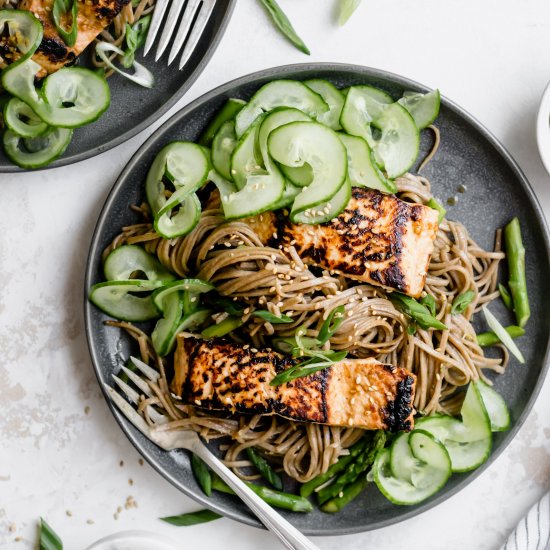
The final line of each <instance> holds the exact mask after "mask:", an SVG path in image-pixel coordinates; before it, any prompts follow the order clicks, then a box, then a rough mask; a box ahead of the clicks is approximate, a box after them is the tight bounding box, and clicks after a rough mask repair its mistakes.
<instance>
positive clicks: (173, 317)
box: [151, 291, 183, 357]
mask: <svg viewBox="0 0 550 550" xmlns="http://www.w3.org/2000/svg"><path fill="white" fill-rule="evenodd" d="M162 310H163V317H162V319H159V320H158V321H157V324H156V325H155V328H154V329H153V332H152V334H151V341H152V342H153V347H154V348H155V351H156V352H157V353H158V354H159V355H160V356H161V357H164V356H165V355H167V354H168V353H170V351H172V350H171V349H170V345H171V343H172V342H174V341H175V333H176V330H177V328H178V326H179V324H180V322H181V317H182V315H183V292H181V291H178V292H172V293H170V294H168V295H166V296H165V297H164V299H163V301H162Z"/></svg>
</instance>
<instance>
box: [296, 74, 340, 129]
mask: <svg viewBox="0 0 550 550" xmlns="http://www.w3.org/2000/svg"><path fill="white" fill-rule="evenodd" d="M304 84H305V85H306V86H307V87H308V88H311V89H312V90H313V91H314V92H315V93H317V94H319V95H320V96H321V97H322V98H323V99H324V100H325V103H326V104H327V105H328V107H329V110H328V112H326V113H323V114H322V115H320V116H319V117H317V120H318V121H319V122H321V123H322V124H324V125H325V126H328V127H329V128H332V129H333V130H341V129H342V126H341V124H340V115H341V114H342V108H343V107H344V101H345V99H346V98H345V96H344V94H343V93H342V92H341V91H340V90H339V89H338V88H336V86H334V84H331V83H330V82H328V81H327V80H321V79H313V80H306V81H304Z"/></svg>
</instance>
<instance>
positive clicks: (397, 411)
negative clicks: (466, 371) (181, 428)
mask: <svg viewBox="0 0 550 550" xmlns="http://www.w3.org/2000/svg"><path fill="white" fill-rule="evenodd" d="M295 364H296V362H295V360H294V359H292V358H290V357H285V356H283V355H281V354H279V353H277V352H275V351H272V350H269V349H262V350H256V349H254V348H250V347H249V346H247V345H241V344H235V343H232V342H227V341H225V340H218V339H212V340H196V339H194V338H185V337H184V335H183V334H179V335H178V337H177V348H176V353H175V356H174V378H173V380H172V383H171V390H172V392H173V393H174V394H175V395H177V396H179V397H181V398H182V399H183V400H184V401H185V402H186V403H189V404H192V405H195V406H197V407H203V408H205V409H210V410H227V411H229V412H232V413H234V412H240V413H253V414H266V415H271V414H276V415H279V416H282V417H284V418H288V419H290V420H296V421H300V422H316V423H320V424H328V425H331V426H348V427H349V426H353V427H356V428H363V429H365V430H378V429H383V430H390V431H399V430H410V429H412V428H413V422H414V421H413V412H414V410H413V405H412V403H413V401H414V391H415V382H416V377H415V376H414V374H412V373H410V372H409V371H407V370H405V369H402V368H398V367H395V366H393V365H385V364H383V363H380V362H379V361H376V360H374V359H346V360H343V361H340V362H338V363H335V364H334V365H333V366H332V367H329V368H326V369H325V370H322V371H319V372H317V373H315V374H311V375H309V376H306V377H303V378H297V379H296V380H293V381H291V382H288V383H285V384H281V385H280V386H270V384H269V382H270V381H271V380H272V379H273V378H274V376H275V375H276V374H277V373H279V372H281V371H283V370H285V369H286V368H289V367H291V366H293V365H295Z"/></svg>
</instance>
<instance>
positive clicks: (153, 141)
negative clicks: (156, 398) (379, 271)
mask: <svg viewBox="0 0 550 550" xmlns="http://www.w3.org/2000/svg"><path fill="white" fill-rule="evenodd" d="M277 78H295V79H304V80H305V79H308V78H325V79H327V80H330V81H332V82H333V83H334V84H335V85H337V86H340V87H343V86H350V85H352V84H371V85H375V86H378V87H380V88H382V89H384V90H386V91H387V92H389V93H391V94H392V95H393V96H395V97H400V96H401V94H402V92H403V91H404V90H418V91H423V92H424V91H427V88H425V87H424V86H421V85H420V84H417V83H416V82H412V81H410V80H406V79H404V78H401V77H399V76H395V75H392V74H388V73H386V72H383V71H378V70H374V69H368V68H365V67H359V66H349V65H333V64H306V65H293V66H286V67H278V68H274V69H269V70H266V71H262V72H259V73H254V74H252V75H249V76H246V77H243V78H240V79H238V80H235V81H233V82H230V83H229V84H225V85H224V86H221V87H220V88H217V89H216V90H213V91H212V92H209V93H208V94H206V95H204V96H203V97H201V98H199V99H197V100H196V101H194V102H193V103H191V104H190V105H188V106H187V107H185V108H184V109H183V110H182V111H180V112H179V113H178V114H177V115H175V116H174V117H173V118H172V119H170V120H169V121H168V122H166V123H165V124H164V125H163V126H162V128H160V129H159V130H157V132H156V133H155V134H153V135H152V136H151V137H150V138H149V140H148V141H147V142H146V143H145V144H144V145H143V146H142V147H141V148H140V149H139V151H138V152H137V153H136V155H135V156H134V157H133V158H132V160H131V161H130V163H129V164H128V165H127V166H126V168H125V169H124V171H123V172H122V174H121V175H120V177H119V179H118V181H117V182H116V184H115V185H114V187H113V190H112V191H111V194H110V196H109V198H108V199H107V202H106V204H105V206H104V208H103V211H102V212H101V214H100V217H99V221H98V224H97V228H96V231H95V234H94V237H93V243H92V247H91V250H90V256H89V263H88V268H87V275H86V288H89V287H90V286H91V285H92V284H94V283H96V282H98V281H100V280H101V261H100V256H101V251H102V250H103V249H104V248H105V247H106V246H107V244H108V243H109V242H110V241H111V239H112V238H113V237H114V236H115V235H116V234H117V233H118V232H119V230H120V228H121V227H122V226H123V225H126V224H130V223H133V222H134V221H135V219H136V217H135V215H134V214H133V213H132V212H131V211H130V209H129V205H131V204H137V203H138V202H140V201H141V200H142V199H143V183H144V174H145V173H146V172H147V169H148V167H149V165H150V164H151V161H152V160H153V158H154V156H155V155H156V154H157V152H158V151H159V150H160V149H161V147H162V146H163V145H165V144H166V143H168V142H170V141H173V140H176V139H183V140H194V139H196V138H197V137H198V135H199V134H200V132H201V130H202V129H203V128H204V127H205V124H206V123H207V122H208V121H209V120H210V118H211V117H212V115H213V114H214V113H215V112H216V110H217V109H218V108H219V107H220V106H221V105H222V104H223V103H224V101H225V100H226V99H227V98H229V97H240V98H243V99H248V98H249V97H250V96H251V94H252V93H253V92H254V91H255V90H257V89H258V87H259V86H261V85H262V84H264V83H266V82H268V81H270V80H273V79H277ZM437 125H438V126H439V128H440V129H441V135H442V143H441V147H440V149H439V151H438V153H437V155H436V157H435V159H434V160H433V161H432V162H431V163H430V164H429V166H428V167H427V169H426V170H425V175H426V176H427V177H429V178H430V179H431V181H432V184H433V190H434V192H435V195H436V196H437V197H439V198H440V199H442V200H445V199H446V198H448V197H452V196H455V195H457V188H458V187H459V186H460V185H465V186H466V187H467V192H466V193H465V194H463V195H460V198H459V200H458V203H457V205H456V206H454V207H450V208H449V214H448V215H449V217H451V218H452V219H456V220H460V221H462V222H463V223H465V224H466V226H467V227H468V229H469V230H470V232H471V234H472V236H473V237H474V239H476V240H477V241H478V242H479V243H480V244H481V245H482V246H484V247H486V248H491V247H492V246H493V239H494V231H495V229H496V228H498V227H502V226H503V225H504V224H506V223H507V222H508V221H509V220H510V219H511V218H512V217H513V216H516V215H517V216H519V218H520V220H521V225H522V229H523V235H524V240H525V247H526V250H527V277H528V285H529V289H530V296H531V305H532V317H531V321H530V323H529V325H528V331H527V332H528V335H526V336H524V337H523V338H521V339H520V340H519V346H520V347H521V349H522V351H523V353H524V354H525V359H526V362H525V365H521V366H520V365H518V364H517V363H516V362H515V361H513V360H512V361H511V363H510V365H509V367H508V369H507V371H506V373H505V374H503V375H501V376H499V377H497V378H496V388H497V389H498V391H499V392H500V393H501V394H502V395H503V396H504V398H505V399H506V402H507V403H508V405H509V407H510V410H511V413H512V427H511V429H510V430H509V431H508V432H504V433H499V434H495V437H494V449H493V452H492V455H491V457H490V459H489V460H488V461H487V462H486V463H485V464H484V465H483V466H482V467H481V468H479V469H478V470H476V471H474V472H472V473H469V474H462V475H454V476H453V477H452V478H451V480H450V481H449V482H448V483H447V485H446V486H445V488H444V489H443V490H442V491H441V492H440V493H439V494H437V495H436V496H435V497H433V498H432V499H430V500H428V501H426V502H424V503H422V504H420V505H418V506H414V507H399V506H394V505H392V504H390V503H389V502H388V501H387V500H386V499H385V498H384V497H383V496H382V495H381V494H380V493H379V492H378V490H377V488H376V487H375V486H374V484H371V485H370V486H369V488H368V489H367V490H366V491H365V492H364V494H363V495H362V496H361V497H360V498H359V499H357V500H356V501H354V502H353V503H352V504H350V505H349V506H348V507H347V508H346V509H345V510H344V511H343V512H341V513H339V514H332V515H331V514H322V513H321V512H318V511H316V512H313V513H311V514H305V515H303V514H292V513H289V514H285V515H287V516H288V517H289V519H290V520H291V521H292V523H294V524H295V525H296V526H297V527H298V528H299V529H301V530H303V531H304V532H305V533H309V534H317V535H331V534H333V535H336V534H345V533H353V532H358V531H365V530H368V529H375V528H378V527H382V526H384V525H389V524H392V523H396V522H398V521H401V520H404V519H406V518H409V517H411V516H414V515H416V514H418V513H420V512H422V511H424V510H427V509H428V508H431V507H432V506H435V505H436V504H438V503H440V502H442V501H443V500H445V499H447V498H448V497H449V496H451V495H452V494H454V493H456V492H457V491H459V490H460V489H461V488H463V487H465V486H466V485H467V484H468V483H470V482H471V481H473V480H474V479H475V477H477V475H479V473H480V472H481V471H482V470H483V469H485V468H487V467H488V466H489V465H490V463H491V462H492V461H493V460H494V459H495V458H496V456H497V455H498V454H499V453H500V452H502V450H503V449H504V448H505V447H506V445H507V444H508V443H509V442H510V441H511V440H512V438H513V437H514V435H515V434H516V432H517V430H518V428H519V426H520V425H521V423H522V422H523V421H524V419H525V417H526V415H527V413H528V412H529V410H530V409H531V406H532V405H533V402H534V400H535V398H536V395H537V393H538V391H539V389H540V386H541V384H542V381H543V378H544V372H545V369H546V366H545V365H546V359H547V348H548V340H549V327H550V294H549V293H548V292H545V289H546V287H547V282H548V280H550V265H549V257H548V250H549V240H548V233H547V229H546V226H545V222H544V218H543V214H542V211H541V209H540V206H539V205H538V203H537V200H536V198H535V196H534V194H533V191H532V190H531V187H530V186H529V183H528V182H527V180H526V179H525V177H524V176H523V174H522V173H521V171H520V170H519V168H518V166H517V165H516V164H515V162H514V161H513V159H512V158H511V157H510V155H509V154H508V153H507V152H506V151H505V149H504V148H503V147H502V145H500V144H499V143H498V142H497V140H496V139H495V138H494V137H493V136H492V135H491V134H490V133H489V132H488V131H487V130H486V129H485V128H483V127H482V126H481V125H480V124H479V123H478V122H477V121H475V120H474V119H473V118H472V117H471V116H470V115H468V114H467V113H466V112H464V111H463V110H462V109H460V108H459V107H457V106H456V105H454V104H453V103H451V102H450V101H448V100H446V99H444V100H443V103H442V108H441V114H440V116H439V118H438V120H437ZM424 134H425V135H423V139H422V148H423V151H424V152H426V151H427V150H428V149H429V147H430V145H431V139H432V137H431V135H430V132H429V131H426V132H424ZM85 309H86V324H87V335H88V341H89V346H90V352H91V355H92V359H93V363H94V367H95V370H96V373H97V376H98V379H99V381H100V382H101V383H107V384H111V380H110V375H111V373H113V372H116V371H117V370H118V369H119V368H120V365H121V361H122V360H124V359H126V358H127V357H128V355H129V354H130V352H132V351H134V352H135V347H134V346H133V344H132V343H131V342H130V341H129V339H128V338H126V337H125V336H124V335H121V333H120V332H119V330H117V329H113V328H108V327H104V326H103V324H102V322H103V321H104V320H105V319H106V317H105V316H104V315H103V314H102V313H100V312H99V311H98V310H97V309H95V308H94V307H93V306H91V305H90V304H88V303H86V305H85ZM491 309H492V310H493V311H494V312H495V313H496V314H497V315H498V316H499V318H500V319H502V320H505V322H506V323H511V322H512V321H513V319H512V318H511V316H510V313H509V312H508V311H507V310H505V309H504V307H500V304H494V305H493V306H492V307H491ZM110 406H111V409H113V407H112V405H110ZM113 414H114V416H115V418H116V419H117V421H118V422H119V423H120V425H121V427H122V429H123V430H124V432H125V433H126V435H127V436H128V438H129V439H130V440H131V441H132V443H133V444H134V445H135V446H136V448H137V449H138V450H139V451H140V452H141V453H142V455H143V456H144V457H145V458H146V459H147V460H148V461H149V463H150V464H151V465H152V466H153V467H154V468H156V469H157V470H158V472H159V473H160V474H162V475H163V476H164V477H165V478H166V479H168V480H169V481H170V482H171V483H173V484H174V485H175V486H176V487H178V488H179V489H181V490H182V491H183V492H184V493H186V494H187V495H189V496H191V497H193V498H194V499H195V500H197V501H198V502H200V503H201V504H202V505H204V506H207V507H208V508H211V509H213V510H215V511H216V512H219V513H222V514H224V515H226V516H229V517H231V518H233V519H236V520H239V521H242V522H245V523H248V524H251V525H258V522H257V520H256V519H255V518H254V517H252V516H251V515H250V514H249V513H248V511H247V510H246V508H245V507H244V506H243V505H242V504H241V503H240V502H239V501H237V500H236V499H235V498H232V497H229V496H227V495H222V494H219V493H215V494H213V496H212V498H205V496H204V495H203V493H202V492H201V490H200V489H199V488H198V486H197V484H196V482H195V480H194V479H193V476H192V474H191V472H190V468H189V458H188V456H187V454H186V453H185V452H181V451H180V452H177V451H176V452H171V453H166V452H163V451H160V450H159V449H158V448H157V447H156V446H155V445H153V444H152V443H150V442H149V441H148V440H147V439H146V438H144V437H143V436H142V435H141V434H140V433H138V432H137V431H136V430H135V429H134V428H133V427H132V426H130V425H129V424H128V422H127V421H126V420H125V419H124V418H123V417H121V415H120V414H119V413H118V412H117V411H115V410H113Z"/></svg>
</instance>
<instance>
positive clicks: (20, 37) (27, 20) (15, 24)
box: [0, 9, 44, 72]
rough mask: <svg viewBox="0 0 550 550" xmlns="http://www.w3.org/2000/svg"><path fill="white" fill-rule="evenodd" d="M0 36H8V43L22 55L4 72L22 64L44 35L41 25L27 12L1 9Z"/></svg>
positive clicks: (36, 18)
mask: <svg viewBox="0 0 550 550" xmlns="http://www.w3.org/2000/svg"><path fill="white" fill-rule="evenodd" d="M0 34H2V35H4V34H7V35H9V38H10V42H8V44H9V46H10V47H12V44H13V45H14V46H15V47H16V48H17V49H18V50H19V52H20V53H21V54H22V55H21V57H20V58H19V59H18V60H17V61H15V62H14V63H12V64H11V65H9V66H8V67H7V68H6V70H5V71H4V72H7V71H8V70H10V69H13V68H14V67H15V66H17V65H20V64H22V63H24V62H25V61H26V60H27V59H28V58H29V57H30V56H31V55H32V54H33V53H34V52H35V51H36V48H38V46H39V45H40V42H41V41H42V37H43V35H44V27H43V26H42V23H41V22H40V20H39V19H38V17H35V15H34V13H32V12H30V11H28V10H18V9H3V10H0Z"/></svg>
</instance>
